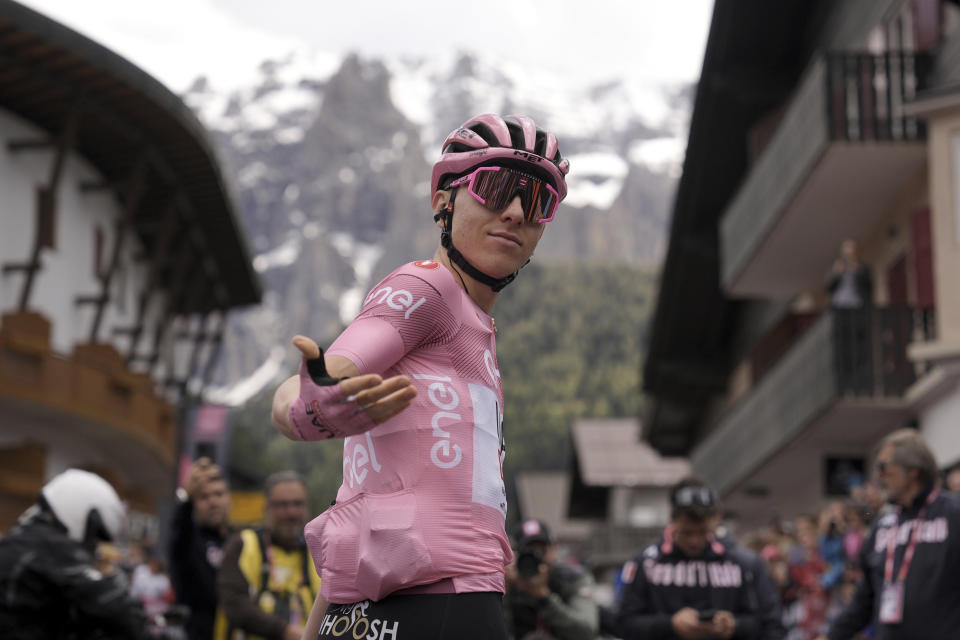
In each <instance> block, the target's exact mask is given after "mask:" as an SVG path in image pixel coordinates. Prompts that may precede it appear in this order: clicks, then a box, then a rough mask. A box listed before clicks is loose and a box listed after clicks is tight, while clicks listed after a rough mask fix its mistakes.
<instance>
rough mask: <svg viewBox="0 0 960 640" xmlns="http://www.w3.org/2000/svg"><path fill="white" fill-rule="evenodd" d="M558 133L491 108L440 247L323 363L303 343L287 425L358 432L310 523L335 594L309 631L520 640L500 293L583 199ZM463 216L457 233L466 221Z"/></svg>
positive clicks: (285, 406)
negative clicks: (497, 311) (330, 493)
mask: <svg viewBox="0 0 960 640" xmlns="http://www.w3.org/2000/svg"><path fill="white" fill-rule="evenodd" d="M568 170H569V163H568V162H567V160H565V159H564V158H563V157H562V156H561V154H560V151H559V147H558V143H557V139H556V137H555V136H554V135H553V134H552V133H549V132H546V131H543V130H542V129H539V128H538V127H537V126H536V124H535V123H534V122H533V120H532V119H530V118H527V117H523V116H506V117H501V116H498V115H492V114H485V115H481V116H477V117H475V118H472V119H471V120H469V121H467V122H466V123H465V124H464V125H463V126H461V127H460V128H458V129H456V130H455V131H453V132H452V133H451V134H450V135H449V136H448V137H447V139H446V141H445V142H444V145H443V148H442V153H441V157H440V159H439V160H438V161H437V163H436V164H435V165H434V169H433V176H432V185H431V186H432V199H431V203H432V206H433V212H434V221H435V223H436V224H437V226H438V227H439V228H440V231H441V233H440V246H439V247H438V248H437V251H436V253H435V255H434V256H433V258H432V259H429V260H418V261H416V262H412V263H410V264H407V265H404V266H402V267H400V268H398V269H397V270H395V271H394V272H393V273H391V274H390V275H389V276H387V277H386V278H385V279H384V280H383V281H381V282H380V283H379V284H377V285H376V286H375V287H374V288H373V289H372V290H371V291H370V293H369V294H368V296H367V298H366V299H365V301H364V304H363V306H362V309H361V311H360V314H359V315H358V316H357V318H356V319H355V320H354V321H353V322H352V323H351V324H350V325H349V326H348V327H347V329H346V330H345V331H344V332H343V333H342V334H341V335H340V336H339V337H338V338H337V339H336V340H335V341H334V343H333V344H332V345H331V346H330V348H329V349H328V350H327V352H326V353H325V354H324V353H323V352H322V351H321V350H320V349H319V347H318V346H317V344H316V343H315V342H313V341H312V340H310V339H309V338H305V337H303V336H296V337H295V338H294V340H293V342H294V344H295V345H296V347H297V348H298V349H299V350H300V351H301V353H302V355H303V361H302V364H301V367H300V373H299V374H298V375H296V376H293V377H291V378H290V379H289V380H287V381H286V382H284V383H283V385H281V386H280V388H279V389H278V390H277V392H276V395H275V397H274V404H273V422H274V425H275V426H276V427H277V429H278V430H280V431H281V432H282V433H283V434H284V435H286V436H287V437H289V438H291V439H295V440H323V439H328V438H343V439H344V456H343V464H344V468H343V471H344V478H343V484H342V485H341V487H340V490H339V492H338V493H337V500H336V503H335V505H334V506H332V507H331V508H330V509H328V510H327V511H325V512H324V513H322V514H321V515H320V516H319V517H317V518H316V519H315V520H313V521H312V522H310V523H309V524H308V525H307V527H306V537H307V542H308V544H309V546H310V549H311V553H312V555H313V558H314V562H315V563H316V565H317V570H318V571H319V572H320V575H321V579H322V583H321V595H320V597H318V598H317V602H316V604H315V606H314V609H313V612H312V613H311V616H310V620H309V622H308V624H307V630H306V631H305V634H304V638H311V639H312V638H332V637H345V636H346V634H347V632H348V631H349V632H350V633H351V634H352V637H356V638H392V639H393V640H405V639H406V638H458V639H461V638H462V639H467V640H469V639H470V638H484V639H488V638H492V639H497V638H506V630H505V628H504V625H503V617H502V614H501V596H502V593H503V591H504V567H505V566H506V565H507V564H508V563H509V562H510V561H511V560H512V556H513V554H512V552H511V550H510V545H509V542H508V540H507V536H506V533H505V531H504V523H505V516H506V508H507V505H506V493H505V491H504V486H503V476H502V463H503V454H504V443H503V429H502V421H503V393H502V389H501V383H500V372H499V370H498V367H497V354H496V344H495V336H496V327H495V326H494V323H493V318H492V317H490V315H489V313H490V311H491V310H492V308H493V306H494V303H495V302H496V300H497V297H498V296H499V292H500V290H502V289H503V287H504V286H506V285H507V284H509V282H510V281H512V280H513V279H514V278H515V277H516V275H517V272H518V271H519V270H520V268H522V267H523V266H524V265H525V264H526V263H527V262H528V261H529V259H530V257H531V256H532V255H533V252H534V249H535V248H536V246H537V243H538V242H539V241H540V238H541V236H542V235H543V232H544V229H545V223H546V222H548V221H550V220H552V219H553V216H554V215H555V213H556V210H557V206H558V205H559V203H560V201H561V200H562V199H563V198H564V196H565V195H566V183H565V176H566V173H567V172H568ZM454 223H455V224H454Z"/></svg>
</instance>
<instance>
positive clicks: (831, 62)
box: [826, 51, 929, 142]
mask: <svg viewBox="0 0 960 640" xmlns="http://www.w3.org/2000/svg"><path fill="white" fill-rule="evenodd" d="M928 66H929V64H928V59H927V58H925V57H919V56H916V55H914V54H910V53H903V52H893V51H891V52H887V53H882V54H877V55H875V54H869V53H830V54H827V56H826V67H827V87H828V94H827V95H828V105H827V109H828V121H829V126H830V137H831V138H832V139H834V140H850V141H859V142H862V141H865V140H923V139H924V138H925V137H926V129H925V128H924V123H923V122H922V121H920V120H918V119H917V118H916V117H911V116H907V115H906V114H905V113H904V110H903V106H904V103H905V101H907V100H909V99H910V98H912V97H913V96H915V95H916V93H917V88H918V84H919V82H918V78H920V77H923V75H925V74H926V72H927V67H928Z"/></svg>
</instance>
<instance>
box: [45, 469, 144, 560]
mask: <svg viewBox="0 0 960 640" xmlns="http://www.w3.org/2000/svg"><path fill="white" fill-rule="evenodd" d="M40 493H41V495H42V496H43V500H44V501H45V502H46V505H47V507H49V509H50V511H51V512H53V515H54V516H55V517H56V518H57V520H59V521H60V523H61V524H62V525H63V526H65V527H66V528H67V535H68V536H69V537H70V538H71V539H72V540H76V541H77V542H79V543H81V544H84V545H89V544H91V543H94V542H96V541H99V540H105V541H116V540H118V539H119V538H120V534H121V533H122V532H123V527H124V522H125V519H126V516H125V510H124V507H123V503H122V502H121V501H120V496H118V495H117V492H116V491H114V489H113V487H111V486H110V484H109V483H108V482H107V481H106V480H104V479H103V478H101V477H100V476H98V475H97V474H95V473H90V472H89V471H83V470H81V469H67V470H66V471H64V472H63V473H61V474H59V475H58V476H56V477H55V478H54V479H53V480H51V481H50V482H48V483H47V484H46V485H45V486H44V487H43V490H42V491H41V492H40Z"/></svg>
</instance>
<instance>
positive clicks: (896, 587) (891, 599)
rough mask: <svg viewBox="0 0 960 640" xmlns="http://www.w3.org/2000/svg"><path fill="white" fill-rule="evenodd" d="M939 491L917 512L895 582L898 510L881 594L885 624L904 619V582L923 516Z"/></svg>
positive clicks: (936, 490) (882, 616) (898, 532)
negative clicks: (894, 564) (894, 562)
mask: <svg viewBox="0 0 960 640" xmlns="http://www.w3.org/2000/svg"><path fill="white" fill-rule="evenodd" d="M939 492H940V490H939V488H937V489H934V490H933V491H931V492H930V495H929V496H927V500H926V502H924V504H923V507H921V508H920V511H919V513H917V519H916V520H915V521H914V526H913V531H912V532H910V542H909V543H908V544H907V549H906V551H904V553H903V561H902V562H901V563H900V571H899V572H898V573H897V580H896V582H894V581H893V557H894V554H895V552H896V549H897V538H899V537H900V512H899V511H898V512H897V522H896V524H895V525H894V527H893V530H892V532H891V534H890V540H889V541H888V542H887V562H886V564H885V565H884V569H883V591H882V592H881V594H880V622H882V623H883V624H899V623H900V622H901V621H902V620H903V583H904V581H905V580H906V579H907V573H908V572H909V571H910V564H911V563H912V562H913V554H914V553H915V552H916V550H917V541H918V539H919V537H920V526H921V525H922V524H923V517H924V516H925V515H926V513H927V507H929V506H930V504H931V503H932V502H933V501H934V500H936V499H937V495H938V494H939Z"/></svg>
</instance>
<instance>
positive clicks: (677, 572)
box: [618, 478, 769, 640]
mask: <svg viewBox="0 0 960 640" xmlns="http://www.w3.org/2000/svg"><path fill="white" fill-rule="evenodd" d="M670 503H671V507H672V512H671V516H670V525H669V526H668V527H667V528H666V529H665V530H664V532H663V537H662V538H661V540H660V541H659V542H658V543H657V544H654V545H650V546H649V547H647V548H646V549H644V550H643V551H642V552H641V553H640V554H639V555H638V556H637V557H635V558H634V559H633V560H632V561H631V562H628V563H627V564H626V565H624V569H623V572H622V574H621V575H622V578H623V581H624V592H623V600H622V602H621V605H620V613H619V616H618V623H619V625H618V626H619V631H620V635H621V637H622V638H624V640H638V639H640V638H643V639H647V638H664V639H674V638H683V639H685V640H686V639H689V640H707V639H712V638H723V639H726V638H742V639H744V640H747V639H749V640H756V639H758V638H761V637H762V635H761V634H762V633H763V625H762V623H761V616H760V605H759V603H758V598H757V589H758V587H759V588H763V585H758V584H754V582H753V580H752V578H751V576H752V575H753V573H754V571H753V567H752V563H751V562H750V561H749V559H748V558H747V557H745V555H744V554H742V553H738V552H737V551H736V550H735V549H729V548H727V547H726V546H725V545H723V544H722V543H721V542H719V541H718V540H717V539H716V537H715V535H714V532H713V525H714V524H715V517H716V515H717V513H718V512H719V510H718V508H717V499H716V496H715V495H714V493H713V491H711V490H710V489H709V488H707V487H706V486H705V485H704V483H703V482H702V481H699V480H697V479H695V478H688V479H686V480H682V481H681V482H680V483H679V484H677V485H676V486H675V487H674V488H673V490H672V491H671V494H670ZM767 588H769V587H767Z"/></svg>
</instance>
